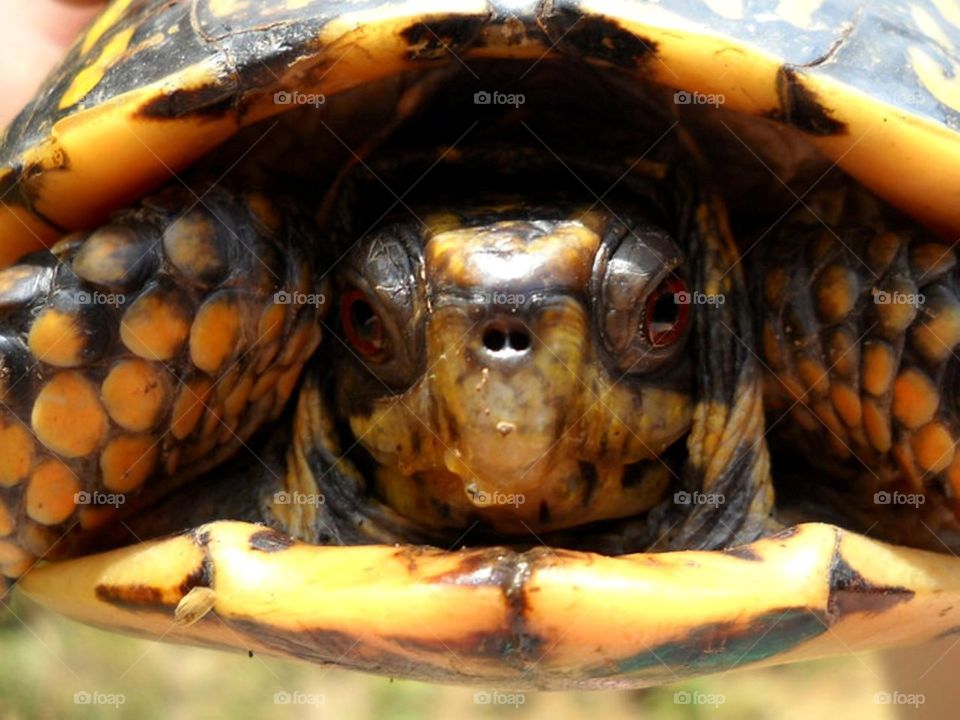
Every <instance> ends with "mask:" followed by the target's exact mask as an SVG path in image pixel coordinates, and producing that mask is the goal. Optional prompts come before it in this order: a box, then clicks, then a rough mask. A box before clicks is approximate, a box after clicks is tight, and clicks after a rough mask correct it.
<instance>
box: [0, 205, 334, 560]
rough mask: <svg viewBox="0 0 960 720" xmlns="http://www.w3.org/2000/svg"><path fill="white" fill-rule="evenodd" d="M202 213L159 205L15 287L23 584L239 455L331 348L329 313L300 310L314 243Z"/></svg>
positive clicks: (45, 260) (3, 295)
mask: <svg viewBox="0 0 960 720" xmlns="http://www.w3.org/2000/svg"><path fill="white" fill-rule="evenodd" d="M195 197H197V196H194V195H192V194H191V193H188V192H184V191H173V192H171V193H166V194H161V195H157V196H154V197H152V198H150V199H148V200H147V201H145V202H144V203H143V204H142V206H141V207H138V208H135V209H133V210H130V211H126V212H123V213H120V214H118V215H117V216H116V217H115V218H114V220H113V221H112V222H111V223H110V224H109V225H105V226H103V227H101V228H99V229H97V230H95V231H93V232H92V233H86V234H77V235H72V236H69V237H67V238H65V239H64V240H63V241H61V242H60V243H59V244H58V245H57V246H55V247H54V248H53V250H52V251H51V252H39V253H35V254H33V255H30V256H28V257H26V258H25V259H24V260H22V261H21V262H20V263H18V264H17V265H15V266H13V267H11V268H8V269H6V270H3V271H0V534H2V535H3V536H4V539H3V540H2V541H0V565H2V571H3V573H4V574H6V575H7V576H10V577H16V576H18V575H20V574H21V573H22V572H24V571H25V570H26V569H27V568H28V567H30V566H31V565H32V564H33V563H34V560H35V558H36V557H42V556H46V557H55V556H58V555H64V554H69V553H70V552H71V548H72V547H73V543H74V541H75V540H77V539H78V537H79V536H81V535H82V534H83V533H82V532H80V533H75V532H72V531H74V530H75V529H76V530H80V531H88V530H95V529H96V528H99V527H101V526H103V525H104V524H106V523H109V522H110V521H111V520H113V519H114V518H115V517H116V516H117V515H118V514H120V511H122V512H123V513H128V512H131V511H133V510H134V509H135V508H136V507H137V506H142V505H144V504H148V503H149V502H150V501H151V499H155V498H156V497H158V496H159V495H160V494H162V493H164V492H167V491H169V490H170V489H171V488H172V487H173V486H174V485H176V484H179V483H181V482H183V481H184V480H186V479H188V478H190V477H193V476H196V475H197V474H199V473H201V472H203V471H204V470H206V469H208V468H210V467H212V466H214V465H216V464H217V463H219V462H220V461H222V460H223V459H224V458H225V457H227V456H229V455H230V454H231V453H233V452H234V451H235V450H236V449H237V448H238V447H241V446H242V445H243V444H244V443H245V442H246V441H247V440H248V439H249V438H250V437H251V435H252V434H253V433H254V432H255V431H256V430H257V429H258V428H259V427H260V426H261V425H263V424H264V423H266V422H268V421H269V420H271V419H273V418H275V417H276V416H277V415H278V414H279V413H280V411H281V410H282V409H283V408H284V406H285V404H286V401H287V399H288V398H289V396H290V394H291V392H292V391H293V388H294V386H295V384H296V381H297V379H298V377H299V374H300V370H301V368H302V367H303V364H304V362H305V361H306V359H307V358H308V357H309V356H310V354H311V353H312V352H313V350H314V348H315V347H316V345H317V343H318V342H319V338H320V326H319V324H318V318H319V317H320V316H321V315H322V313H323V312H324V307H323V305H322V304H319V303H315V304H310V305H303V304H295V303H294V302H291V301H293V300H297V299H299V297H300V296H301V295H306V293H307V291H308V290H310V291H311V292H315V289H314V283H313V279H312V278H313V275H312V271H311V268H312V265H311V263H310V261H309V260H308V258H307V256H306V254H305V248H306V246H307V245H308V243H309V236H308V235H307V230H306V227H305V226H303V225H298V224H297V222H296V221H295V219H292V216H289V215H288V217H287V219H281V215H280V213H279V211H278V210H277V209H276V207H274V206H273V205H271V203H270V202H269V201H267V200H266V199H264V198H262V197H260V196H249V197H246V198H242V197H240V198H237V197H233V196H231V195H229V194H228V193H225V192H223V191H219V190H213V191H211V192H210V193H209V194H206V195H204V196H203V201H202V203H200V202H197V203H195V204H194V203H193V200H194V198H195ZM191 205H192V207H191ZM185 207H186V208H191V209H189V210H188V211H187V212H186V213H184V208H185ZM148 480H149V482H148Z"/></svg>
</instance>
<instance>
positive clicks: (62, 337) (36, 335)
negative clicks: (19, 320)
mask: <svg viewBox="0 0 960 720" xmlns="http://www.w3.org/2000/svg"><path fill="white" fill-rule="evenodd" d="M27 342H28V344H29V346H30V352H31V353H33V355H34V357H36V358H37V359H38V360H42V361H43V362H45V363H49V364H50V365H56V366H57V367H77V366H78V365H81V364H82V363H83V351H84V349H85V348H86V346H87V341H86V338H85V337H84V334H83V330H82V325H81V320H80V318H79V317H78V316H77V315H76V314H75V313H69V312H64V311H62V310H57V309H55V308H47V309H45V310H44V311H43V312H41V313H40V315H39V316H38V317H37V319H36V320H34V321H33V326H32V327H31V328H30V335H29V337H28V341H27Z"/></svg>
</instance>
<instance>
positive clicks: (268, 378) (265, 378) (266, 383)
mask: <svg viewBox="0 0 960 720" xmlns="http://www.w3.org/2000/svg"><path fill="white" fill-rule="evenodd" d="M279 377H280V371H279V370H277V369H276V368H273V369H272V370H267V371H266V372H265V373H263V375H261V376H260V377H259V378H257V384H256V385H254V386H253V390H252V391H251V392H250V401H251V402H256V401H257V400H259V399H260V398H262V397H263V396H264V395H266V394H267V393H268V392H270V390H272V389H273V388H274V387H275V386H276V384H277V379H278V378H279Z"/></svg>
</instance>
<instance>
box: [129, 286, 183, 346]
mask: <svg viewBox="0 0 960 720" xmlns="http://www.w3.org/2000/svg"><path fill="white" fill-rule="evenodd" d="M189 332H190V321H189V318H188V317H187V313H186V312H185V311H184V309H183V307H182V305H181V304H180V303H179V302H178V301H177V300H176V298H174V297H173V296H172V295H169V294H164V293H162V292H153V293H147V294H144V295H141V296H140V297H139V298H137V300H136V301H134V303H133V304H132V305H131V306H130V308H129V309H128V310H127V312H126V313H124V316H123V319H122V320H121V321H120V339H121V340H122V341H123V344H124V345H126V346H127V348H128V349H129V350H130V351H131V352H133V353H135V354H136V355H139V356H140V357H142V358H146V359H147V360H169V359H170V358H172V357H173V356H174V355H176V354H177V353H178V352H179V351H180V348H181V347H182V346H183V343H184V341H186V339H187V335H188V334H189Z"/></svg>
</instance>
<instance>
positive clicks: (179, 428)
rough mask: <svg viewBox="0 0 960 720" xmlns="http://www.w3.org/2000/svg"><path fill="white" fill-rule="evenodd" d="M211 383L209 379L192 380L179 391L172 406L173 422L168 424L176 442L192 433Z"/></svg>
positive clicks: (208, 393) (200, 414)
mask: <svg viewBox="0 0 960 720" xmlns="http://www.w3.org/2000/svg"><path fill="white" fill-rule="evenodd" d="M212 388H213V382H212V381H211V380H210V378H206V377H199V378H194V379H193V380H191V381H190V382H188V383H187V384H186V385H184V386H183V388H182V389H181V390H180V394H179V395H178V396H177V399H176V402H174V404H173V420H172V421H171V423H170V432H172V433H173V436H174V437H175V438H177V439H178V440H183V439H184V438H185V437H186V436H187V435H189V434H190V433H192V432H193V429H194V428H195V427H196V426H197V423H198V422H199V421H200V418H201V417H202V416H203V411H204V410H206V402H207V400H208V398H209V397H210V390H211V389H212Z"/></svg>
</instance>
